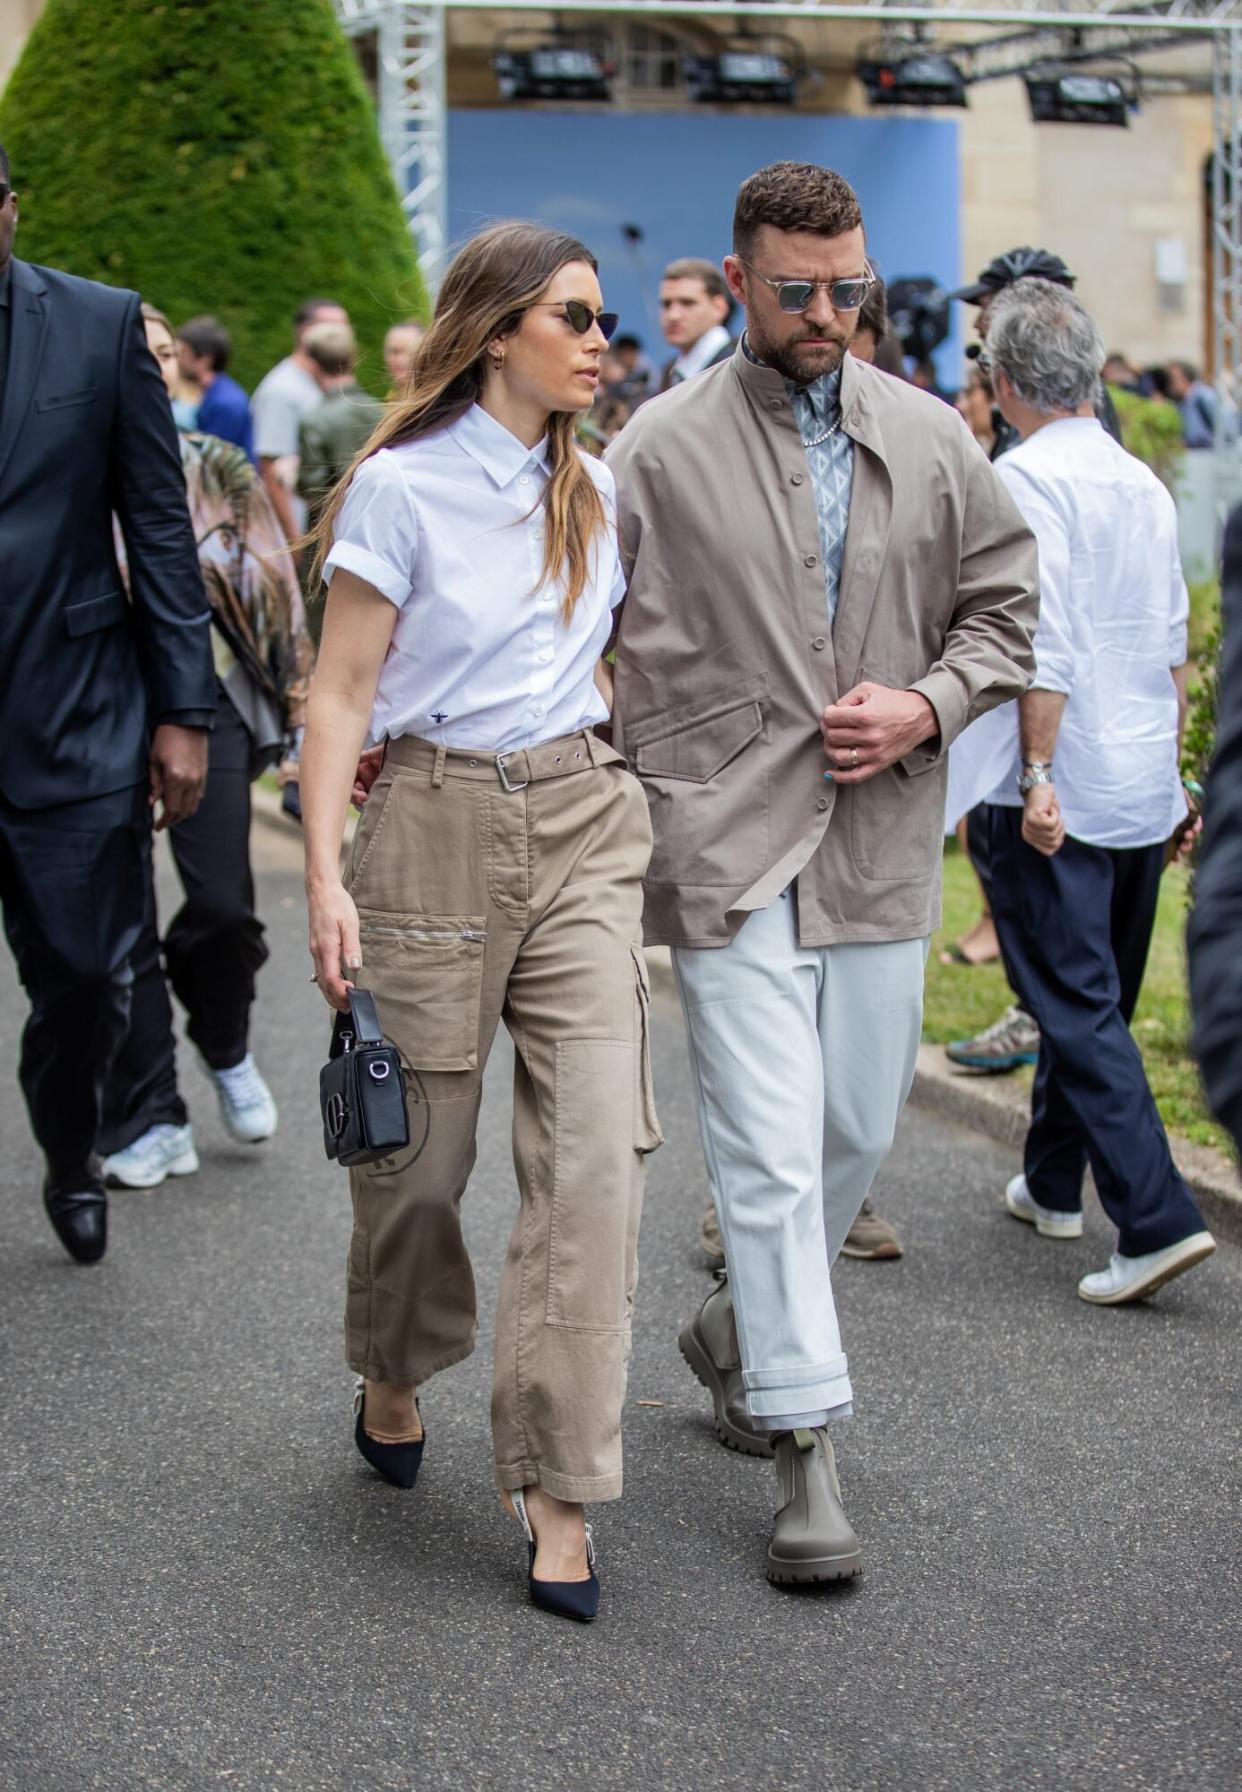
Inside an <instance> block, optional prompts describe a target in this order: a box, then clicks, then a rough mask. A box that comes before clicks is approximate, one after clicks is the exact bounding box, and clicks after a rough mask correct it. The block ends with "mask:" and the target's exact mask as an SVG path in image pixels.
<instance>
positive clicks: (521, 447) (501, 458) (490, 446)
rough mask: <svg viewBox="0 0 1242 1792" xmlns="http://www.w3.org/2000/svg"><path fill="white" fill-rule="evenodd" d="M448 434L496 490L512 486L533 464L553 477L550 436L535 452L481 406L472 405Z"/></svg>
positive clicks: (535, 448) (451, 426) (534, 448)
mask: <svg viewBox="0 0 1242 1792" xmlns="http://www.w3.org/2000/svg"><path fill="white" fill-rule="evenodd" d="M448 433H449V435H450V436H451V437H452V438H453V440H454V441H455V442H456V443H457V445H458V447H459V448H464V449H465V451H466V453H467V454H468V455H469V456H470V458H471V460H474V461H477V462H478V464H479V465H480V466H481V467H482V469H483V471H484V472H485V473H486V474H487V476H488V478H489V479H490V480H491V482H492V484H493V485H495V486H497V487H503V486H506V485H510V484H512V482H513V481H514V480H515V479H516V478H517V476H518V474H519V473H520V472H521V471H522V469H523V468H524V467H526V466H529V464H530V462H531V461H532V460H533V461H534V462H535V464H536V465H537V466H539V467H540V468H542V470H543V471H544V472H545V473H548V474H550V473H551V471H552V462H551V458H550V456H549V454H548V438H547V436H544V438H543V440H542V441H540V442H536V443H535V446H534V447H533V448H528V447H527V446H526V444H525V442H519V441H518V439H517V437H516V436H515V435H513V434H512V433H511V432H510V431H509V430H507V429H506V428H505V426H504V424H503V423H498V422H497V421H496V419H495V417H493V416H491V415H490V414H489V413H488V412H487V411H485V410H484V409H483V407H482V405H480V404H472V405H471V407H470V409H469V410H468V411H465V412H463V414H462V415H461V416H460V417H459V418H458V419H457V421H456V423H453V424H450V425H449V430H448Z"/></svg>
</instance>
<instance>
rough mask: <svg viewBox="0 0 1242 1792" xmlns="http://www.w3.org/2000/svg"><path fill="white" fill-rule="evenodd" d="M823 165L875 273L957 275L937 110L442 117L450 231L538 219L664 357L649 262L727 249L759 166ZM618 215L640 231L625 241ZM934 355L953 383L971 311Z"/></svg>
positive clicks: (951, 129) (951, 135) (951, 134)
mask: <svg viewBox="0 0 1242 1792" xmlns="http://www.w3.org/2000/svg"><path fill="white" fill-rule="evenodd" d="M781 160H789V161H804V162H820V163H822V164H824V165H826V166H828V167H830V168H835V169H837V170H838V171H839V172H840V173H841V174H843V175H845V177H846V179H847V180H849V181H850V182H851V183H852V184H853V185H854V187H855V188H856V189H857V191H858V194H859V197H860V199H861V201H862V207H863V216H864V219H865V221H866V226H867V240H868V245H869V247H870V250H871V253H872V255H873V257H874V258H875V261H876V264H877V266H878V267H879V269H880V271H881V272H882V273H883V274H885V275H886V276H887V277H888V278H890V279H892V278H895V277H896V276H898V275H903V274H905V275H914V274H923V275H931V276H932V277H934V278H935V279H937V280H939V281H940V282H941V283H942V284H943V285H945V286H948V287H953V286H956V285H957V284H958V283H959V263H958V257H959V239H958V211H959V186H958V138H957V125H956V123H955V122H954V121H953V120H951V119H939V118H927V119H923V118H830V117H805V116H789V117H773V116H770V115H766V116H757V115H750V116H746V117H741V116H738V117H730V116H727V115H725V114H722V113H711V112H704V113H674V114H668V113H651V112H645V113H639V112H628V113H626V112H611V111H608V110H606V109H602V108H601V110H600V111H598V112H575V113H560V112H527V111H524V110H522V109H521V108H520V107H516V106H514V107H509V108H498V109H494V110H479V111H453V112H451V113H450V114H449V157H448V163H449V231H450V235H451V236H452V238H453V239H454V241H457V240H460V239H463V238H465V237H467V236H470V235H472V234H473V233H474V232H475V231H477V230H478V229H480V228H481V227H482V226H483V225H484V224H487V223H489V222H491V221H493V220H495V219H497V218H506V217H524V218H540V219H543V220H544V221H545V222H547V223H549V224H555V225H558V226H559V227H560V228H562V229H565V230H570V231H572V232H573V233H574V234H575V235H576V236H579V237H581V238H582V240H583V241H584V242H585V243H586V244H587V245H588V246H589V247H590V248H591V249H592V250H594V252H595V254H596V255H597V256H598V257H599V262H600V277H601V282H602V285H603V289H604V298H605V301H606V303H607V304H608V306H609V307H610V309H613V310H616V311H619V312H620V313H621V327H622V329H626V330H633V331H635V332H636V333H637V334H638V335H640V336H641V337H642V338H643V341H644V343H645V344H646V347H647V349H648V352H649V353H650V354H651V356H652V358H653V359H654V360H655V361H656V362H657V363H658V362H659V361H660V360H661V359H663V357H664V355H665V352H666V351H665V348H664V343H663V339H662V338H661V336H660V330H659V322H658V318H657V315H656V311H655V296H656V288H657V286H658V284H659V277H660V270H661V269H662V268H663V267H664V265H665V264H666V263H667V262H669V261H672V260H674V259H675V257H677V256H679V255H703V256H707V257H708V258H709V259H711V260H712V261H716V262H719V261H720V259H721V258H722V256H724V255H725V254H727V253H728V250H729V247H730V242H729V233H730V227H731V224H732V217H733V198H734V194H735V193H736V191H737V188H738V186H739V185H740V183H741V182H742V181H743V180H744V179H745V177H746V176H747V175H748V174H751V173H753V171H754V170H755V169H756V168H761V167H763V165H764V164H765V163H767V162H775V161H781ZM623 224H634V225H637V226H638V227H639V229H640V230H641V231H642V233H643V240H642V241H641V242H640V243H639V244H637V245H636V246H632V247H631V246H628V245H627V244H626V241H625V239H624V236H623V234H622V229H621V227H622V225H623ZM953 310H954V312H955V313H956V314H957V315H956V316H955V318H954V335H953V337H951V338H950V341H949V342H948V343H946V345H945V347H944V348H942V349H941V350H940V352H939V354H938V355H937V363H938V365H939V368H940V375H941V381H942V383H943V384H946V385H948V386H949V387H950V388H954V387H956V386H957V384H958V382H959V375H960V371H961V345H962V341H963V340H964V337H963V330H964V327H965V326H966V325H967V324H968V323H969V314H967V313H966V308H965V307H963V306H961V305H954V307H953Z"/></svg>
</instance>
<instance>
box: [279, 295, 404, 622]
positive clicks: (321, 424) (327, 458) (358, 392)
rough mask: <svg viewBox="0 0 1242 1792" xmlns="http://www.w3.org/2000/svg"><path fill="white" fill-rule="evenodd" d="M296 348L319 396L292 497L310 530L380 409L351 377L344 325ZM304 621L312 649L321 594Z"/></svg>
mask: <svg viewBox="0 0 1242 1792" xmlns="http://www.w3.org/2000/svg"><path fill="white" fill-rule="evenodd" d="M302 347H303V349H304V350H305V352H306V354H307V356H308V357H309V359H310V361H311V363H312V367H313V371H314V376H315V378H316V380H317V381H318V382H319V385H320V388H321V390H322V392H323V397H322V398H321V399H320V401H319V403H318V404H317V405H316V407H315V409H314V410H313V411H311V412H310V414H309V415H308V416H307V417H306V418H305V420H304V421H303V423H302V427H301V431H300V435H299V447H298V457H299V458H298V492H299V493H300V495H301V496H302V497H303V498H304V499H305V500H306V508H307V526H308V528H310V529H314V527H315V525H316V523H317V522H318V521H319V516H320V512H321V511H322V509H323V506H324V504H325V503H326V502H327V500H328V498H329V496H330V495H331V493H332V491H333V488H334V487H335V486H336V483H337V481H338V480H339V479H340V478H341V477H342V475H343V474H344V473H346V472H347V471H348V469H349V468H350V466H351V465H352V464H353V460H354V456H355V455H356V454H357V453H358V450H359V449H360V448H361V447H362V445H363V443H364V442H365V441H366V440H367V438H368V437H369V436H370V434H371V431H372V430H373V429H374V428H375V425H376V424H377V423H378V422H379V420H380V417H381V416H382V415H383V411H384V407H383V404H382V403H381V402H380V400H379V399H378V398H372V396H371V394H370V393H369V392H364V391H363V389H362V387H361V386H360V385H359V384H358V381H357V379H356V377H355V372H354V370H355V368H356V366H357V362H358V345H357V343H356V342H355V340H354V333H353V331H352V330H351V329H350V327H349V325H348V324H340V323H325V324H317V325H316V326H315V327H314V328H313V329H311V330H308V331H307V333H306V336H305V338H304V339H303V343H302ZM306 619H307V624H308V626H309V628H310V631H311V634H312V635H313V637H314V639H315V643H316V645H318V642H319V630H320V627H321V624H322V621H323V599H322V595H321V594H318V593H317V594H315V596H314V598H313V600H312V598H311V597H310V596H309V595H308V598H307V604H306Z"/></svg>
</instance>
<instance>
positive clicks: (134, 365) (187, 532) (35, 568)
mask: <svg viewBox="0 0 1242 1792" xmlns="http://www.w3.org/2000/svg"><path fill="white" fill-rule="evenodd" d="M11 269H12V273H11V288H10V301H11V312H10V318H9V328H10V349H9V364H8V376H7V379H6V380H5V383H4V401H3V408H2V409H0V795H3V796H4V797H5V798H6V799H7V800H8V801H9V802H10V803H12V804H14V805H16V806H17V807H18V808H22V809H35V808H43V807H47V806H49V805H56V804H59V803H68V802H78V801H81V800H83V799H84V798H88V797H95V796H102V795H104V794H105V793H106V792H108V791H112V790H122V789H124V788H125V787H126V786H127V785H131V784H139V783H142V782H143V781H144V780H145V779H146V776H147V754H148V735H149V730H150V728H151V726H153V725H154V724H155V723H156V722H160V721H164V720H171V721H182V722H187V723H197V724H199V725H203V726H206V725H208V724H209V723H210V720H211V716H212V714H213V712H214V710H215V704H216V695H215V693H216V681H215V673H214V670H213V666H212V656H211V636H210V611H209V609H208V605H207V595H206V590H205V587H204V585H203V580H202V575H201V573H200V572H199V566H198V554H197V550H196V548H195V544H194V532H193V529H192V527H191V524H190V517H189V511H188V509H187V506H186V492H185V478H184V476H183V474H182V471H181V456H180V453H179V451H178V447H177V434H176V430H175V429H174V427H173V421H172V414H171V411H170V408H169V404H168V395H167V393H166V392H165V390H164V384H163V381H162V380H161V379H160V375H159V370H158V368H157V367H156V364H155V359H154V357H153V356H152V354H151V353H150V351H149V349H148V348H147V342H146V335H145V332H144V330H143V324H142V316H141V312H140V310H139V300H138V295H137V294H136V293H132V292H121V291H118V290H116V289H115V288H113V287H110V286H99V285H96V284H95V283H94V282H93V281H90V280H78V279H76V278H74V276H73V275H71V274H60V273H56V272H54V271H53V270H52V269H50V268H40V267H34V266H32V265H31V264H30V263H29V262H23V261H17V260H16V259H15V260H14V261H13V262H12V263H11ZM114 513H115V514H116V516H117V517H118V518H119V520H120V525H121V530H122V533H123V534H124V536H125V542H126V547H127V551H128V558H129V581H130V591H131V597H130V598H127V597H126V594H125V588H124V586H123V584H122V582H121V575H120V572H119V570H118V567H117V559H116V552H115V549H114V546H113V532H112V518H113V514H114Z"/></svg>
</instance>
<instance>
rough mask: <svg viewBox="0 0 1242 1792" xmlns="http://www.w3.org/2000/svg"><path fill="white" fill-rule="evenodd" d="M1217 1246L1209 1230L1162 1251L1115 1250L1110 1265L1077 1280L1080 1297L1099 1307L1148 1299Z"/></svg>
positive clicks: (1207, 1255) (1116, 1305)
mask: <svg viewBox="0 0 1242 1792" xmlns="http://www.w3.org/2000/svg"><path fill="white" fill-rule="evenodd" d="M1215 1249H1216V1240H1215V1239H1214V1238H1213V1237H1212V1234H1211V1233H1210V1232H1192V1233H1191V1235H1190V1237H1189V1238H1181V1239H1179V1240H1178V1242H1177V1243H1176V1244H1168V1245H1166V1246H1165V1247H1164V1249H1163V1250H1162V1251H1148V1252H1147V1254H1146V1256H1144V1257H1123V1256H1122V1255H1121V1253H1120V1252H1115V1253H1114V1255H1113V1259H1112V1262H1111V1263H1110V1264H1109V1266H1108V1268H1107V1269H1099V1270H1096V1272H1095V1274H1094V1275H1090V1276H1084V1277H1083V1278H1082V1281H1081V1282H1079V1284H1078V1296H1079V1299H1080V1300H1089V1301H1090V1302H1091V1303H1092V1305H1093V1306H1097V1307H1118V1306H1120V1305H1121V1303H1122V1302H1123V1301H1127V1300H1145V1299H1146V1298H1147V1296H1148V1295H1149V1294H1154V1293H1155V1292H1156V1290H1157V1288H1162V1287H1163V1286H1164V1284H1165V1283H1166V1282H1171V1281H1172V1280H1173V1277H1174V1276H1180V1275H1182V1274H1184V1272H1185V1271H1186V1270H1188V1269H1193V1268H1194V1266H1195V1264H1196V1263H1202V1262H1203V1259H1204V1258H1205V1257H1210V1256H1211V1255H1212V1252H1213V1251H1214V1250H1215Z"/></svg>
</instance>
